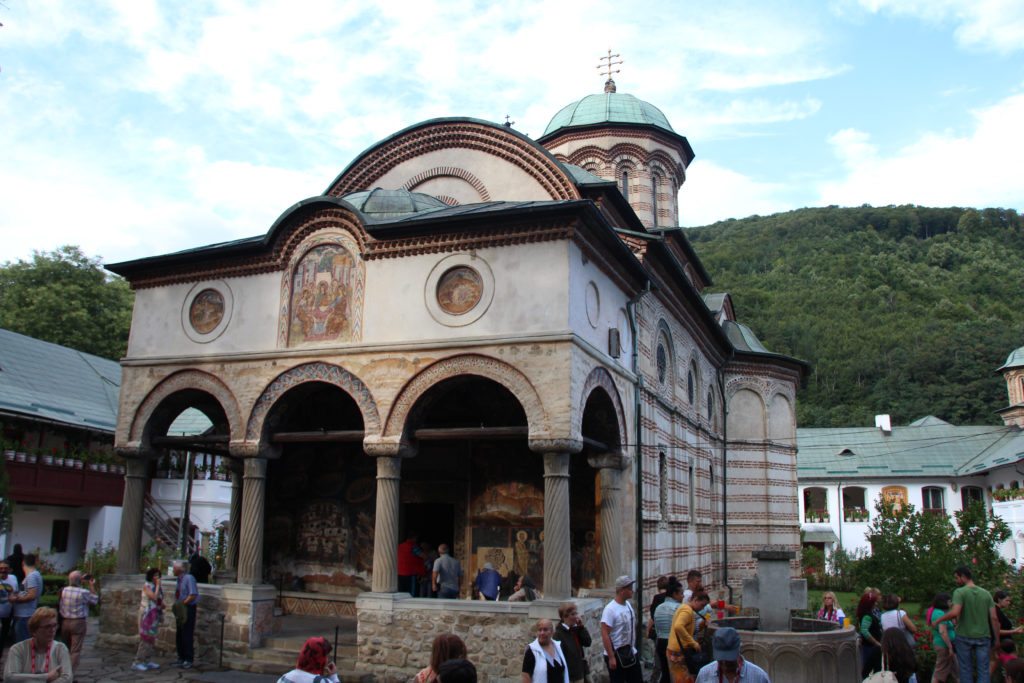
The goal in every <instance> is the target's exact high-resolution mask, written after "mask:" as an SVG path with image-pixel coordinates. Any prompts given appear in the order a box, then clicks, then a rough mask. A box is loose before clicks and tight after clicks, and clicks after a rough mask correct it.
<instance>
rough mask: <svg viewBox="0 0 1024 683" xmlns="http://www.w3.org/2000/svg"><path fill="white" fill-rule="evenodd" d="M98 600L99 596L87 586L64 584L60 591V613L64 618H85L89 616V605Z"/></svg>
mask: <svg viewBox="0 0 1024 683" xmlns="http://www.w3.org/2000/svg"><path fill="white" fill-rule="evenodd" d="M99 601H100V596H98V595H96V594H95V593H93V592H92V591H91V590H89V589H87V588H81V587H80V586H66V587H65V588H64V590H62V591H61V592H60V615H61V616H62V617H64V618H65V619H85V618H86V617H88V616H89V605H95V604H96V603H98V602H99Z"/></svg>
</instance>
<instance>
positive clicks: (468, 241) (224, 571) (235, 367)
mask: <svg viewBox="0 0 1024 683" xmlns="http://www.w3.org/2000/svg"><path fill="white" fill-rule="evenodd" d="M693 158H694V152H693V149H692V148H691V147H690V143H689V142H688V141H687V139H686V137H684V136H683V135H681V134H679V133H678V132H676V131H675V130H674V129H673V127H672V126H671V124H670V123H669V121H668V119H667V118H666V116H665V115H664V114H663V113H662V112H661V111H660V110H659V109H658V108H656V107H655V106H653V105H651V104H649V103H647V102H644V101H642V100H640V99H638V98H636V97H634V96H632V95H629V94H624V93H619V92H617V89H616V84H615V83H614V82H613V81H612V80H611V79H609V80H608V82H607V83H606V85H605V89H604V92H603V93H600V94H594V95H590V96H587V97H584V98H583V99H581V100H579V101H576V102H573V103H571V104H569V105H567V106H566V107H564V108H563V109H562V110H561V111H559V112H557V113H556V114H555V115H554V117H553V118H552V119H551V122H550V123H549V124H548V126H547V129H546V130H545V131H544V134H543V135H542V136H540V137H539V138H537V139H536V140H534V139H531V138H530V137H528V136H526V135H524V134H522V133H520V132H518V131H516V130H515V129H513V128H512V127H511V126H510V125H507V124H504V125H503V124H495V123H490V122H487V121H482V120H476V119H469V118H445V119H434V120H430V121H424V122H422V123H417V124H415V125H412V126H410V127H408V128H406V129H404V130H401V131H399V132H397V133H395V134H393V135H391V136H390V137H388V138H386V139H384V140H382V141H380V142H378V143H377V144H374V145H373V146H372V147H370V148H369V149H367V150H366V151H365V152H363V153H362V154H361V155H359V156H358V157H357V158H356V159H355V160H353V161H352V162H351V163H350V164H349V165H348V167H347V168H345V169H344V170H343V171H342V172H341V173H340V174H339V175H338V176H337V178H335V179H334V180H333V181H331V182H330V184H329V185H328V186H327V189H326V190H325V191H324V193H323V194H322V195H320V196H317V197H311V198H309V199H302V200H301V201H298V202H297V203H296V204H294V205H293V206H291V207H290V208H288V209H287V210H285V211H284V213H283V214H281V216H280V218H278V219H277V221H276V222H275V223H274V224H273V225H271V226H269V229H267V230H266V232H265V233H264V234H261V235H259V236H256V237H253V238H249V239H241V240H237V241H233V242H227V243H222V244H215V245H211V246H203V247H197V248H195V249H190V250H188V251H184V252H178V253H173V254H168V255H162V256H153V257H149V258H143V259H139V260H136V261H130V262H125V263H119V264H115V265H111V266H108V267H109V268H110V270H112V271H114V272H116V273H119V274H120V275H123V276H124V277H125V278H127V280H128V281H129V282H130V284H131V286H132V288H133V289H134V290H135V295H136V299H135V309H134V315H133V320H132V327H131V337H130V341H129V347H128V353H127V356H126V358H125V359H124V360H123V362H122V366H123V380H122V387H121V397H120V414H119V421H118V426H117V435H116V443H117V449H118V452H119V453H120V454H122V455H123V456H125V457H126V458H127V459H128V475H127V479H126V482H127V483H126V486H125V494H124V506H123V517H122V526H121V543H120V547H119V549H118V572H119V576H120V577H121V578H120V580H121V582H120V583H119V582H118V581H116V580H115V581H111V582H110V583H109V584H107V583H105V586H104V588H105V593H104V595H105V597H104V600H105V601H106V602H107V604H108V609H105V610H104V617H103V619H104V626H103V631H104V638H115V639H116V638H117V637H120V636H117V635H109V634H117V633H120V634H122V635H123V637H124V638H125V639H128V638H134V637H135V633H136V627H135V614H136V612H135V610H137V605H138V589H139V579H138V575H139V573H140V571H142V570H144V569H145V568H144V567H140V566H139V556H140V550H141V548H142V544H143V516H144V514H145V513H146V507H147V503H146V493H147V490H148V487H149V479H150V478H151V477H152V476H153V472H154V467H155V462H156V461H157V460H158V459H159V458H160V457H161V455H162V454H164V453H166V452H167V450H168V449H176V450H192V451H199V452H204V453H212V454H217V455H221V456H225V457H226V458H227V462H229V463H230V469H231V473H232V474H231V476H232V498H231V514H230V521H229V522H228V524H227V528H226V532H227V533H226V535H227V539H228V547H227V550H226V552H225V556H224V561H223V563H222V566H221V567H218V570H217V583H216V584H212V585H209V586H203V593H202V601H201V606H200V623H199V626H198V629H197V637H198V641H199V642H198V644H199V649H198V654H199V655H200V658H202V657H204V654H203V653H204V652H206V653H207V654H206V655H205V656H207V657H212V658H213V661H216V656H217V654H216V649H215V648H216V647H217V642H218V639H219V629H220V622H219V621H217V620H215V619H214V618H215V617H216V616H217V615H219V614H223V615H224V617H225V626H224V629H225V631H224V637H225V646H224V648H225V657H226V661H230V657H229V655H230V656H235V655H237V656H250V655H251V653H252V652H253V651H254V650H256V649H258V648H260V647H262V646H263V643H264V640H265V638H266V637H267V636H268V635H270V634H271V633H272V632H273V631H274V629H275V624H276V623H277V622H278V621H279V620H280V619H282V618H286V617H282V616H281V613H282V611H283V612H284V614H285V615H288V614H319V615H354V616H356V617H357V619H358V661H359V666H360V667H361V668H362V669H363V670H366V671H370V672H376V673H389V674H390V673H394V674H396V675H397V674H402V675H406V674H409V672H412V673H415V671H416V670H417V669H418V668H420V667H421V666H424V665H425V664H426V659H427V657H428V656H429V644H427V645H423V646H421V647H417V648H412V649H411V650H408V649H407V648H406V646H405V645H403V644H402V643H403V638H406V639H407V635H408V633H409V632H411V631H410V630H409V629H412V631H415V632H417V633H420V634H421V637H422V639H423V643H429V639H432V638H433V635H434V633H435V632H440V631H444V630H454V631H455V632H457V633H460V634H461V635H463V636H464V637H466V640H467V642H468V643H469V647H470V658H471V659H473V660H474V661H475V662H477V663H478V666H481V673H482V674H483V675H485V676H492V677H498V678H500V677H504V676H508V677H518V670H519V664H520V662H521V656H522V651H521V648H522V646H523V645H524V644H525V643H526V642H527V640H526V639H525V637H526V633H527V628H528V626H527V624H528V623H530V622H531V620H533V619H536V617H537V616H538V615H545V616H547V615H550V614H553V610H554V606H556V605H557V603H558V602H560V601H561V600H563V599H566V598H570V597H573V598H575V599H577V600H578V602H579V603H580V606H581V612H582V613H584V614H585V615H586V617H587V619H588V620H589V621H588V623H589V626H590V630H591V633H598V632H599V631H598V630H596V620H595V619H596V615H599V610H600V607H601V606H602V605H603V603H604V602H605V601H606V600H607V596H608V595H610V591H609V588H610V587H611V585H612V583H613V581H614V579H615V577H616V576H618V575H621V574H627V573H628V574H632V575H634V576H638V577H639V578H640V583H639V586H638V587H639V588H640V589H642V592H639V591H638V599H639V600H640V602H641V603H642V604H646V603H648V602H649V601H650V597H651V596H652V595H653V593H654V592H655V591H654V590H653V588H654V582H655V580H656V578H657V577H658V576H659V575H661V574H667V573H676V574H680V573H684V572H685V571H686V570H688V569H691V568H698V569H701V570H702V571H703V573H704V576H705V582H706V583H708V584H709V585H710V586H712V587H717V588H721V589H723V590H725V589H726V588H727V589H728V590H729V591H730V592H731V591H732V589H734V588H736V589H738V588H739V586H740V585H741V584H742V580H743V579H744V578H745V577H748V576H750V574H751V572H752V570H753V566H754V563H753V560H752V559H751V550H752V549H755V548H760V547H762V546H764V545H769V544H770V545H781V546H785V547H786V548H788V549H792V550H798V549H799V520H798V505H797V477H796V440H795V435H796V418H795V400H796V390H797V386H798V385H799V383H800V381H801V379H802V376H803V374H804V373H805V371H806V367H805V365H804V364H803V363H802V362H800V361H798V360H795V359H792V358H789V357H786V356H783V355H779V354H775V353H771V352H769V351H768V350H767V349H765V348H764V346H763V345H762V344H761V343H760V342H759V341H758V339H757V337H756V336H755V335H754V333H753V332H752V331H751V330H750V329H749V328H748V327H746V326H744V325H743V324H742V323H740V322H738V321H737V320H736V315H735V310H734V307H733V304H732V301H731V299H730V297H729V295H728V294H725V293H713V290H712V279H711V275H710V274H709V273H708V272H707V271H706V270H705V268H704V267H703V266H702V265H701V262H700V260H699V259H698V258H697V255H696V254H695V253H694V251H693V249H692V248H691V246H690V244H689V242H688V241H687V239H686V237H685V236H684V234H683V232H682V231H681V229H679V228H678V227H677V226H678V223H679V219H678V218H679V211H680V207H679V206H678V195H679V190H680V188H681V186H682V185H683V183H684V182H685V181H686V175H687V169H688V167H689V165H690V163H691V161H692V160H693ZM187 408H194V409H197V410H199V411H201V412H202V413H204V414H205V415H206V416H207V417H208V418H209V419H210V421H211V423H212V425H213V426H212V427H211V429H210V430H208V431H207V432H206V433H204V434H202V435H197V436H176V435H174V434H169V433H168V431H169V430H168V428H169V426H170V425H171V424H172V422H173V421H174V420H175V418H176V417H177V416H178V415H179V414H181V412H182V411H183V410H185V409H187ZM726 520H727V521H728V524H726V523H725V522H726ZM410 534H416V535H418V538H419V540H420V541H427V542H429V543H431V544H433V545H435V546H436V545H437V544H439V543H448V544H449V545H451V546H452V549H453V555H454V556H455V557H456V558H457V559H459V560H460V561H461V562H462V564H463V567H464V571H465V578H464V579H463V583H462V595H461V597H462V598H463V599H462V600H437V599H432V600H431V599H424V598H410V597H409V596H408V595H407V594H405V593H398V592H397V589H398V578H397V561H396V556H397V552H396V548H397V546H398V545H399V543H400V542H401V541H402V540H403V539H405V538H406V537H407V536H408V535H410ZM485 562H490V563H492V564H493V565H494V566H495V567H496V568H497V569H499V571H501V572H502V574H505V575H507V574H515V575H527V576H530V577H532V578H533V579H534V581H535V582H536V584H537V586H538V588H539V589H540V591H541V592H542V593H543V596H544V600H543V601H541V602H539V603H532V604H528V603H507V602H500V603H486V602H479V601H472V600H468V599H466V598H469V597H470V595H471V589H472V579H473V577H474V576H475V575H476V573H477V571H478V569H480V568H481V567H482V566H483V564H484V563H485ZM794 570H795V565H794ZM119 591H120V592H119ZM119 595H120V596H121V597H118V596H119ZM111 604H113V605H121V606H122V607H123V609H122V610H121V614H120V615H119V614H118V613H117V610H116V609H109V607H110V605H111ZM439 610H444V611H443V612H441V611H439ZM108 612H109V614H108ZM442 613H443V614H445V615H452V614H454V615H457V618H455V619H453V620H449V621H445V622H444V623H442V619H441V618H440V616H439V615H440V614H442ZM204 614H205V615H207V616H204ZM204 619H208V621H204ZM480 619H487V620H488V621H486V623H487V624H488V634H489V638H484V639H481V638H479V637H475V638H474V637H469V636H468V635H467V634H468V633H469V630H470V629H471V628H472V627H473V626H474V625H475V624H478V623H481V622H479V621H477V620H480ZM431 629H434V630H431ZM463 631H465V633H463ZM506 641H507V642H506ZM125 642H127V640H126V641H125ZM132 642H134V641H132ZM508 648H511V650H509V652H505V649H508ZM512 650H514V652H512ZM591 650H592V654H593V656H596V657H597V658H599V657H600V647H595V648H591ZM211 653H212V654H211ZM481 662H484V663H483V664H482V665H481V664H480V663H481ZM602 671H603V666H602Z"/></svg>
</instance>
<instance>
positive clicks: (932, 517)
mask: <svg viewBox="0 0 1024 683" xmlns="http://www.w3.org/2000/svg"><path fill="white" fill-rule="evenodd" d="M875 512H876V514H875V516H874V518H873V519H872V520H871V523H870V524H869V525H868V537H869V538H870V539H871V554H870V555H867V556H865V557H863V558H861V559H859V560H857V561H856V566H855V568H854V574H855V575H856V583H857V584H858V585H860V586H875V587H878V588H880V589H881V590H882V591H883V592H886V593H895V594H897V595H900V596H902V597H904V598H906V599H911V600H919V601H922V602H925V601H928V600H931V598H932V597H934V595H935V593H937V592H939V591H940V590H952V587H953V586H952V582H953V570H954V569H956V568H957V567H958V566H959V565H966V566H968V567H970V568H971V572H972V573H973V574H974V579H975V581H976V582H977V583H978V585H980V586H989V587H995V586H1001V585H1003V582H1004V579H1005V577H1006V572H1007V568H1008V567H1007V564H1006V561H1005V560H1003V559H1002V558H1001V557H1000V556H999V546H1000V545H1001V544H1002V543H1003V541H1005V540H1006V539H1008V538H1009V537H1010V530H1009V527H1007V526H1006V522H1004V521H1003V520H1002V519H1000V518H999V517H997V516H995V515H989V514H987V512H986V510H985V507H984V505H982V504H981V503H973V504H972V505H971V506H970V507H968V508H966V509H965V510H962V511H959V512H957V513H956V516H955V519H956V526H955V527H954V525H953V523H952V522H951V521H950V518H949V517H948V516H947V515H945V514H935V513H932V512H926V511H922V512H918V511H917V510H915V509H914V506H913V505H903V506H902V507H901V508H899V509H897V508H895V507H894V506H893V504H892V503H891V502H888V501H884V500H882V499H879V500H878V502H876V503H875Z"/></svg>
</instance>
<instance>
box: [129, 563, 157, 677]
mask: <svg viewBox="0 0 1024 683" xmlns="http://www.w3.org/2000/svg"><path fill="white" fill-rule="evenodd" d="M163 618H164V589H163V588H161V586H160V570H159V569H157V568H156V567H150V568H149V570H148V571H147V572H146V582H145V583H144V584H142V605H141V608H140V611H139V649H138V650H136V652H135V661H133V662H132V669H134V670H135V671H149V670H151V669H159V668H160V665H159V664H157V663H156V662H154V661H153V654H154V653H155V652H156V634H157V631H159V630H160V623H161V622H162V621H163Z"/></svg>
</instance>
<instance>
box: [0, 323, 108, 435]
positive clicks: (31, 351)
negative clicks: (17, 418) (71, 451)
mask: <svg viewBox="0 0 1024 683" xmlns="http://www.w3.org/2000/svg"><path fill="white" fill-rule="evenodd" d="M120 390H121V366H120V365H119V364H118V363H117V362H115V361H112V360H107V359H106V358H100V357H98V356H93V355H90V354H88V353H82V352H81V351H75V350H74V349H69V348H67V347H66V346H60V345H58V344H51V343H50V342H45V341H41V340H39V339H33V338H32V337H26V336H25V335H23V334H17V333H16V332H11V331H9V330H3V329H0V412H3V413H9V414H17V415H21V416H24V417H25V418H28V419H33V418H34V419H42V420H48V421H52V422H59V423H62V424H66V425H70V426H74V427H79V428H81V429H88V430H90V431H98V432H108V433H112V432H113V431H114V427H115V425H116V424H117V401H118V394H119V393H120Z"/></svg>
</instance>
